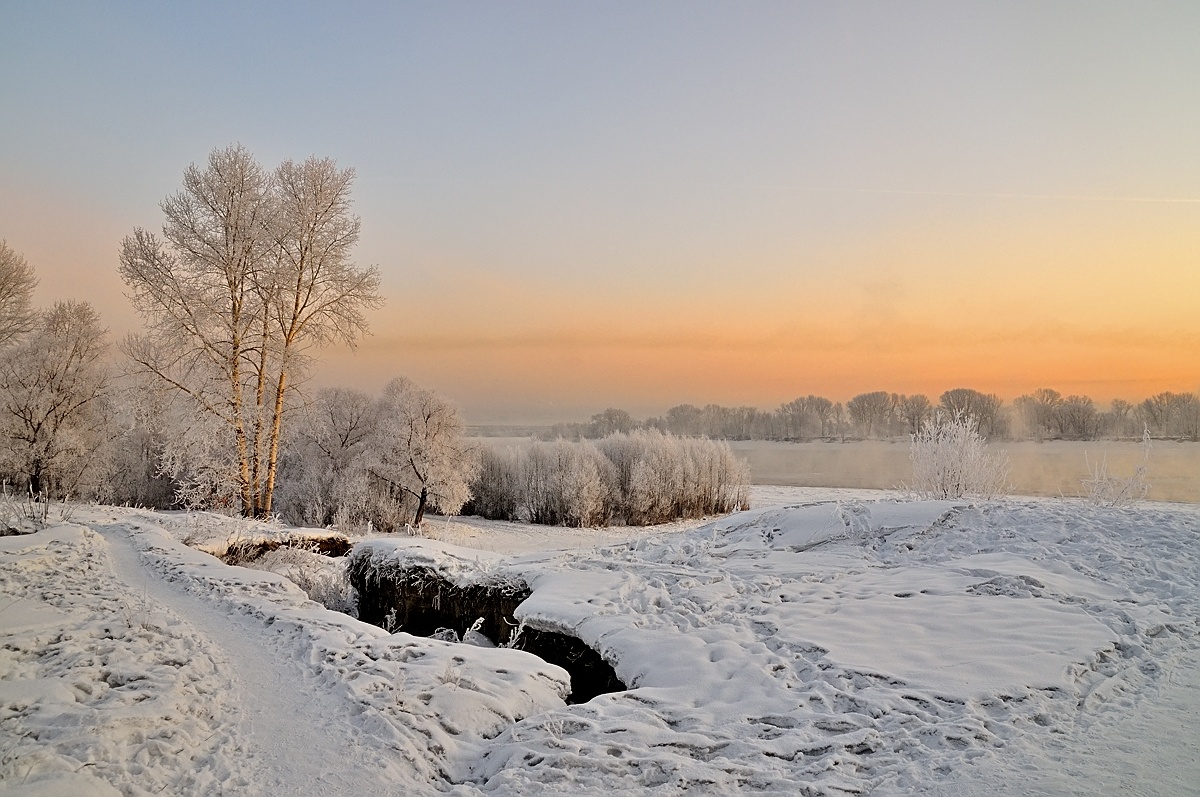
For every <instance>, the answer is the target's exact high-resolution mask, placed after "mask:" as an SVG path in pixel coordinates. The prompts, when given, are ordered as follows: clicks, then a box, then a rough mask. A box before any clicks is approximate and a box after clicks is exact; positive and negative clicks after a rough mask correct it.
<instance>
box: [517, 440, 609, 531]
mask: <svg viewBox="0 0 1200 797" xmlns="http://www.w3.org/2000/svg"><path fill="white" fill-rule="evenodd" d="M522 471H523V475H524V477H525V478H524V480H523V481H524V484H523V488H524V489H523V491H522V495H523V499H524V500H523V501H522V502H521V503H522V504H523V505H524V509H525V514H526V516H527V517H528V518H529V521H530V522H531V523H541V524H544V525H547V526H577V527H582V526H599V525H603V524H605V523H607V522H608V519H609V516H610V515H611V509H612V501H611V500H610V498H609V496H610V494H611V492H612V463H610V462H609V461H608V460H607V459H605V457H604V455H603V454H601V453H600V451H599V450H598V449H597V448H596V446H595V445H594V444H592V443H590V442H588V441H586V440H585V441H580V442H578V443H571V442H567V441H566V440H557V441H555V442H553V443H544V442H540V441H535V442H534V443H532V444H531V446H530V447H529V448H528V449H526V451H525V452H524V468H523V469H522Z"/></svg>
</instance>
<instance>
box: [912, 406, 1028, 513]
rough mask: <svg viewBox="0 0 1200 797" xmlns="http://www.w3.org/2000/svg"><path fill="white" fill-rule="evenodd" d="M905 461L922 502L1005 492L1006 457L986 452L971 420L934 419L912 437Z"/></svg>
mask: <svg viewBox="0 0 1200 797" xmlns="http://www.w3.org/2000/svg"><path fill="white" fill-rule="evenodd" d="M909 459H910V460H911V461H912V466H913V481H912V484H911V485H910V486H911V488H912V489H913V490H914V491H915V492H916V493H917V495H919V496H920V497H922V498H964V497H967V496H973V497H978V498H993V497H995V496H997V495H1001V494H1003V493H1004V492H1005V491H1006V490H1007V488H1008V456H1007V455H1006V454H1004V453H1003V452H997V453H993V452H991V451H989V450H988V444H987V440H985V439H984V438H983V436H982V435H980V434H979V428H978V422H977V421H976V420H975V418H974V417H972V416H965V415H960V416H959V417H957V418H950V417H947V416H946V415H945V414H942V413H938V414H937V415H935V416H934V418H933V419H932V420H931V421H929V422H928V423H926V424H925V425H924V426H923V427H922V428H921V431H919V432H917V433H916V434H914V435H913V436H912V443H911V446H910V448H909Z"/></svg>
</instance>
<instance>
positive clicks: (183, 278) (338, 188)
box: [121, 146, 380, 517]
mask: <svg viewBox="0 0 1200 797" xmlns="http://www.w3.org/2000/svg"><path fill="white" fill-rule="evenodd" d="M352 179H353V172H351V171H349V170H346V171H339V170H338V169H337V168H336V166H335V165H334V164H333V162H332V161H330V160H328V159H316V158H310V159H309V160H307V161H305V162H304V163H302V164H295V163H293V162H291V161H288V162H285V163H284V164H282V165H281V166H280V167H279V168H278V169H277V170H276V171H275V173H273V174H271V173H268V172H267V171H265V170H264V169H263V168H262V166H261V165H259V164H258V163H257V162H256V161H255V160H254V158H253V157H252V156H251V155H250V153H249V152H247V151H246V150H245V149H244V148H242V147H239V146H232V147H227V148H225V149H218V150H214V151H213V152H212V153H211V154H210V155H209V158H208V162H207V164H206V165H205V166H204V167H200V166H197V165H195V164H193V165H192V166H190V167H188V169H187V170H186V171H185V172H184V179H183V190H182V191H180V192H179V193H177V194H175V195H173V196H170V197H168V198H167V199H166V200H164V201H163V203H162V205H161V207H162V211H163V215H164V217H165V221H164V224H163V228H162V235H163V237H162V239H161V240H160V239H159V238H158V237H157V236H155V235H154V234H152V233H149V232H146V231H145V230H142V229H137V230H135V231H134V233H133V235H131V236H129V237H127V238H126V239H125V240H124V241H123V242H122V245H121V276H122V278H123V279H124V281H125V284H126V285H127V286H128V288H129V292H130V297H131V299H132V301H133V304H134V307H135V308H136V309H137V310H138V311H139V312H140V313H141V314H142V316H143V318H144V319H145V320H146V322H147V326H148V331H147V333H146V334H144V335H141V336H130V337H129V338H128V339H127V340H126V341H125V344H124V349H125V352H126V354H127V355H128V356H129V358H130V360H131V361H132V362H133V363H135V364H136V365H137V366H138V367H139V368H140V369H141V370H142V372H143V373H145V374H149V375H152V376H153V377H155V378H156V379H157V381H158V384H159V385H160V386H161V387H162V388H163V389H167V390H171V391H175V392H177V393H178V394H179V395H180V396H181V397H184V398H185V399H186V403H187V404H189V405H190V406H191V409H192V412H193V413H194V414H195V415H201V416H203V418H201V419H195V418H189V421H190V422H189V423H188V424H187V427H186V428H185V429H184V430H183V432H184V433H182V434H180V435H177V436H174V437H173V438H172V440H171V450H169V451H167V452H166V460H167V461H168V462H171V463H173V464H174V467H175V468H176V470H177V472H178V474H179V475H181V476H183V477H186V478H188V479H189V480H190V491H189V492H190V494H191V495H192V496H193V498H195V499H196V500H201V499H205V497H206V496H207V497H209V498H213V499H216V500H217V501H218V502H220V500H231V501H234V502H235V503H236V504H237V506H238V508H239V509H240V511H241V513H242V514H243V515H247V516H258V517H261V516H265V515H267V514H269V513H270V511H271V505H272V499H273V494H274V488H275V481H276V474H277V468H278V454H279V445H280V441H281V439H282V437H283V433H284V419H285V417H286V414H287V411H288V408H289V407H288V396H289V395H290V393H289V388H290V387H291V386H292V385H293V384H294V383H295V382H296V379H297V377H298V376H299V375H300V372H301V371H302V369H303V366H304V364H305V361H306V353H307V351H308V350H309V349H310V347H312V346H316V345H321V344H325V343H329V342H333V341H341V342H344V343H347V344H350V345H353V344H354V342H355V341H356V340H357V337H358V336H359V335H360V334H362V333H364V332H365V331H366V322H365V318H364V315H363V311H364V309H366V308H369V307H373V306H377V305H378V304H379V302H380V299H379V297H378V295H377V293H376V291H377V289H378V274H377V273H376V271H375V270H374V269H361V268H358V267H356V266H354V265H353V264H352V263H351V262H350V259H349V257H350V252H351V250H352V248H353V246H354V244H355V242H356V241H357V238H358V230H359V222H358V219H357V218H356V217H354V216H353V214H352V213H351V211H350V198H349V189H350V183H351V182H352ZM222 496H224V499H222V498H221V497H222ZM205 500H207V499H205Z"/></svg>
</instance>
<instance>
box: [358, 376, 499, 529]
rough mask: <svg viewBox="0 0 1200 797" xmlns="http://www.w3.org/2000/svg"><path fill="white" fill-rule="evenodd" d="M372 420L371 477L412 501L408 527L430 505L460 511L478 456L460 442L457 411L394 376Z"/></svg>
mask: <svg viewBox="0 0 1200 797" xmlns="http://www.w3.org/2000/svg"><path fill="white" fill-rule="evenodd" d="M375 416H376V418H377V421H376V424H375V427H374V430H373V432H372V435H371V437H370V442H369V453H368V454H367V457H368V459H369V463H370V464H369V470H370V473H371V476H372V477H373V478H375V479H377V480H379V481H380V482H381V483H382V484H384V485H386V487H387V490H388V491H389V493H390V495H391V496H392V497H393V498H395V499H396V500H397V501H403V499H404V496H410V497H411V498H413V499H415V502H416V505H415V508H414V510H413V514H412V525H413V527H414V528H420V527H421V522H422V521H423V520H424V519H425V510H426V509H427V508H429V507H431V506H432V507H435V508H436V509H437V510H438V511H440V512H442V513H445V514H454V513H456V512H458V511H459V510H460V509H462V506H463V504H465V503H466V501H467V499H468V498H470V496H471V491H470V485H471V482H472V480H473V479H474V478H475V474H476V473H477V472H478V469H479V455H478V451H477V450H476V448H475V447H474V446H472V445H471V444H470V443H469V442H468V441H467V439H466V435H465V427H464V425H463V422H462V418H461V417H460V416H459V414H458V410H456V409H455V408H454V407H453V406H452V405H450V404H448V403H447V402H446V401H445V400H443V399H442V398H441V397H440V396H438V395H437V394H436V393H434V392H433V391H431V390H426V389H425V388H422V387H420V386H419V385H417V384H416V383H414V382H413V381H412V380H410V379H408V378H406V377H397V378H396V379H393V380H392V381H391V382H389V383H388V384H387V386H385V387H384V389H383V394H382V395H381V396H380V397H379V399H378V401H377V402H376V406H375Z"/></svg>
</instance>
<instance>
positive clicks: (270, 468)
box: [261, 368, 287, 517]
mask: <svg viewBox="0 0 1200 797" xmlns="http://www.w3.org/2000/svg"><path fill="white" fill-rule="evenodd" d="M286 389H287V371H286V370H285V369H282V368H281V369H279V384H278V390H277V392H276V393H275V415H274V417H273V418H272V419H271V448H270V453H269V454H268V455H267V483H266V485H265V486H264V487H263V497H262V502H261V503H262V513H263V517H266V516H267V515H270V514H271V499H272V497H273V496H274V494H275V472H276V469H277V465H278V462H279V428H280V424H281V423H282V419H283V392H284V390H286Z"/></svg>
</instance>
